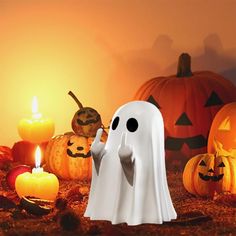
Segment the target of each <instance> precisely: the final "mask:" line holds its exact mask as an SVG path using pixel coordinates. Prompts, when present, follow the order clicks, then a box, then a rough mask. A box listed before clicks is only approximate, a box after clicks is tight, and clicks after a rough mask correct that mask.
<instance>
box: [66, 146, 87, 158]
mask: <svg viewBox="0 0 236 236" xmlns="http://www.w3.org/2000/svg"><path fill="white" fill-rule="evenodd" d="M66 152H67V155H68V156H70V157H73V158H76V157H82V158H88V157H90V156H91V152H90V151H89V152H88V153H87V154H84V153H78V152H76V153H73V152H72V151H71V150H70V149H69V148H67V150H66Z"/></svg>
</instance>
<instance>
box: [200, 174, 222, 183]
mask: <svg viewBox="0 0 236 236" xmlns="http://www.w3.org/2000/svg"><path fill="white" fill-rule="evenodd" d="M198 175H199V177H200V178H201V179H202V180H203V181H209V180H211V181H213V182H218V181H220V180H221V179H222V178H223V176H224V174H221V175H218V176H216V175H212V176H210V175H204V174H202V173H200V172H199V173H198Z"/></svg>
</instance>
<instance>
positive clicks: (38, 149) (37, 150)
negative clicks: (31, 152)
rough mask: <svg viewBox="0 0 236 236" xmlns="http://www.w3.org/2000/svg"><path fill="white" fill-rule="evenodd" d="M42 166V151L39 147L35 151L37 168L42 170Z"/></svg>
mask: <svg viewBox="0 0 236 236" xmlns="http://www.w3.org/2000/svg"><path fill="white" fill-rule="evenodd" d="M40 164H41V150H40V147H39V146H37V148H36V151H35V167H36V168H40Z"/></svg>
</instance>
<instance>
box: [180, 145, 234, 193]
mask: <svg viewBox="0 0 236 236" xmlns="http://www.w3.org/2000/svg"><path fill="white" fill-rule="evenodd" d="M216 149H217V150H218V151H217V152H216V154H208V153H205V154H199V155H197V156H195V157H193V158H192V159H190V160H189V161H188V162H187V164H186V166H185V168H184V172H183V184H184V187H185V188H186V190H187V191H188V192H190V193H192V194H194V195H199V196H208V197H213V196H214V194H215V193H216V192H217V193H221V192H230V193H232V194H236V158H235V157H233V156H231V155H230V153H227V152H225V151H223V149H222V146H220V149H221V150H219V145H218V147H217V148H216Z"/></svg>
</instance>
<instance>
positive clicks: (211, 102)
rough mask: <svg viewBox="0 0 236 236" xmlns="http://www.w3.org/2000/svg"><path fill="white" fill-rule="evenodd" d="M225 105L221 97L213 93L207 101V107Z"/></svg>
mask: <svg viewBox="0 0 236 236" xmlns="http://www.w3.org/2000/svg"><path fill="white" fill-rule="evenodd" d="M222 104H224V103H223V101H222V100H221V98H220V97H219V95H217V93H216V92H215V91H213V92H212V93H211V95H210V97H209V98H208V99H207V101H206V104H205V107H211V106H217V105H222Z"/></svg>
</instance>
